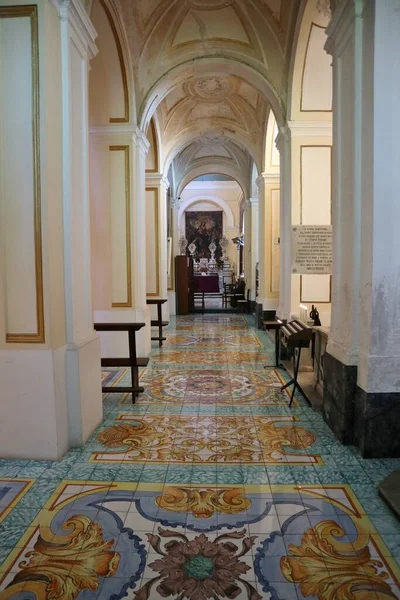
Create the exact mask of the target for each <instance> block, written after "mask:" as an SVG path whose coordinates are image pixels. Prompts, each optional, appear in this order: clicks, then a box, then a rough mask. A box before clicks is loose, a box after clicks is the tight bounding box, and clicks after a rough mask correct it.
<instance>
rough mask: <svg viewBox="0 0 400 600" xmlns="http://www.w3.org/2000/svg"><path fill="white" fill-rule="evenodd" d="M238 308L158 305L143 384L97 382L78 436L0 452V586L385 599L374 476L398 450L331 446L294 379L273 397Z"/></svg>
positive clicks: (388, 543)
mask: <svg viewBox="0 0 400 600" xmlns="http://www.w3.org/2000/svg"><path fill="white" fill-rule="evenodd" d="M253 323H254V319H253V318H252V317H247V316H244V315H235V314H221V313H219V314H215V315H213V314H207V315H196V316H192V315H189V316H187V317H178V318H174V317H172V318H171V324H170V326H169V328H168V331H167V338H168V339H167V341H166V343H165V344H164V346H163V347H162V348H158V347H156V344H154V349H153V352H152V355H151V360H150V363H149V366H148V367H147V369H143V370H141V373H140V380H141V384H142V385H143V386H144V388H145V392H144V394H142V395H141V396H140V397H139V398H138V399H137V400H136V402H135V404H132V398H131V397H130V395H129V394H121V393H118V392H117V393H115V394H107V395H104V422H103V423H102V425H101V426H100V427H99V428H98V429H97V430H96V431H95V432H94V433H93V435H92V436H91V437H90V439H89V440H88V442H87V444H86V445H85V446H84V447H83V448H74V449H72V450H71V451H70V452H68V454H67V455H66V456H65V457H64V458H63V459H62V460H60V461H59V462H58V463H52V462H51V461H28V460H25V461H24V460H22V461H8V460H0V600H6V599H7V600H39V599H40V600H41V599H42V598H43V599H44V600H120V599H121V600H122V599H125V598H126V599H128V600H157V599H161V598H163V599H165V598H169V599H170V600H216V599H218V598H227V599H228V600H229V599H233V598H235V599H236V600H261V599H264V598H265V599H268V600H337V599H340V600H393V599H398V600H400V591H399V575H400V574H399V566H398V560H399V559H398V557H399V556H400V524H399V523H398V522H397V521H396V519H395V518H394V517H393V515H392V513H391V511H390V509H389V508H388V507H387V506H386V505H385V504H384V503H383V501H382V500H381V499H380V498H379V496H378V491H377V486H378V483H379V482H380V481H381V479H383V477H385V476H386V475H387V474H388V473H390V472H391V471H392V470H393V469H395V468H400V460H393V459H388V460H379V461H378V460H364V459H362V458H361V457H360V456H359V454H358V452H357V450H356V449H355V448H352V447H344V446H342V445H341V444H340V442H338V440H337V439H336V438H335V436H334V435H333V434H332V432H331V431H330V429H329V428H328V426H327V425H326V423H325V422H324V420H323V417H322V415H321V414H318V413H314V412H312V410H311V409H310V408H309V406H308V405H307V403H306V402H305V400H304V399H303V398H302V397H301V396H300V395H298V394H297V393H296V396H295V403H294V404H293V406H292V408H290V409H289V407H288V400H289V395H288V393H287V392H281V391H280V387H281V386H282V383H283V382H285V381H287V375H286V374H285V372H284V371H283V370H281V369H276V368H274V367H273V365H274V341H273V339H272V338H270V337H269V335H267V334H266V333H265V332H261V331H258V330H256V329H255V328H254V327H253V325H252V324H253ZM265 365H267V366H268V368H267V369H264V366H265ZM103 383H105V384H106V385H108V386H114V387H115V386H121V385H126V384H129V383H130V373H129V370H128V369H117V368H110V369H105V370H104V371H103ZM289 393H290V390H289ZM396 557H397V558H396Z"/></svg>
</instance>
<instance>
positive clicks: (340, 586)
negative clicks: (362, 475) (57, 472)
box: [0, 481, 400, 600]
mask: <svg viewBox="0 0 400 600" xmlns="http://www.w3.org/2000/svg"><path fill="white" fill-rule="evenodd" d="M399 577H400V569H399V567H398V566H397V565H396V562H395V561H394V560H393V559H392V558H391V556H390V553H389V552H388V550H387V548H386V546H385V545H384V544H383V542H382V540H381V538H380V536H379V535H378V534H377V532H376V530H375V528H374V527H373V526H372V524H371V522H370V521H369V519H368V518H367V517H366V516H365V514H363V513H362V507H361V506H360V504H359V503H358V501H357V499H356V497H355V496H354V494H353V492H352V490H351V487H350V486H348V485H340V486H333V485H326V486H313V485H306V486H301V487H300V488H299V487H296V486H292V485H272V486H262V485H261V486H260V485H257V486H256V485H244V486H218V485H214V486H213V487H212V488H208V487H207V486H195V485H193V486H189V487H187V486H180V485H171V486H166V487H164V486H163V485H160V484H137V483H136V482H134V483H125V482H120V483H117V482H114V483H113V482H93V484H91V485H86V486H83V487H82V482H81V481H64V482H61V484H60V485H59V486H58V488H57V489H56V491H55V492H54V494H53V496H52V497H51V499H50V500H49V502H48V503H47V508H46V509H44V510H42V511H40V512H39V514H38V515H37V517H36V518H35V519H34V520H33V522H32V523H31V526H30V527H29V528H28V530H27V531H26V532H25V534H24V535H23V536H22V538H21V540H20V542H19V543H18V544H17V546H16V548H15V549H14V550H13V551H12V552H11V554H10V555H9V556H8V558H7V559H6V561H5V563H4V564H3V566H2V569H1V571H0V590H1V591H0V598H1V600H17V599H18V600H22V599H23V598H24V599H25V598H26V599H29V600H31V599H32V600H33V599H34V598H37V599H39V598H43V599H46V600H75V599H76V598H78V599H82V600H83V599H87V598H101V599H104V600H111V599H112V600H122V599H123V598H128V599H132V600H161V599H162V598H164V599H165V598H169V599H170V600H178V599H180V600H215V599H216V598H227V599H234V598H241V599H244V600H263V599H264V598H272V599H273V600H297V599H303V598H304V599H308V600H310V599H311V600H353V599H354V600H396V599H397V600H399V598H400V593H399V587H398V585H399Z"/></svg>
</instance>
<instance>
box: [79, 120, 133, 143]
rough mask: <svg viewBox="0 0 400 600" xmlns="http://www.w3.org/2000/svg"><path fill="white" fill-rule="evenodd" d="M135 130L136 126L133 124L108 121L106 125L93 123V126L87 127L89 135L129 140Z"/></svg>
mask: <svg viewBox="0 0 400 600" xmlns="http://www.w3.org/2000/svg"><path fill="white" fill-rule="evenodd" d="M135 130H136V127H135V126H134V125H130V124H129V123H127V124H125V123H110V124H107V125H95V126H93V127H89V135H90V136H91V137H98V138H99V139H102V140H107V139H108V138H115V137H119V138H126V140H128V141H131V140H132V138H133V135H134V133H135Z"/></svg>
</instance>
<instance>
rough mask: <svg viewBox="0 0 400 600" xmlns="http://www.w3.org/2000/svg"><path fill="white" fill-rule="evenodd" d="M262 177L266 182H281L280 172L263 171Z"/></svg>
mask: <svg viewBox="0 0 400 600" xmlns="http://www.w3.org/2000/svg"><path fill="white" fill-rule="evenodd" d="M261 178H262V180H263V181H264V183H273V184H279V182H280V175H279V173H265V172H264V173H261Z"/></svg>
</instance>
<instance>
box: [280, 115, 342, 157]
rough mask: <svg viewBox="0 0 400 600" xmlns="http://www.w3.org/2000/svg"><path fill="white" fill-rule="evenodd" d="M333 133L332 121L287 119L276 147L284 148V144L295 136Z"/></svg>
mask: <svg viewBox="0 0 400 600" xmlns="http://www.w3.org/2000/svg"><path fill="white" fill-rule="evenodd" d="M331 135H332V122H331V121H287V122H286V123H285V124H284V125H283V127H281V129H280V131H279V133H278V135H277V137H276V142H275V143H276V147H277V148H278V150H279V151H281V150H282V145H283V144H284V143H285V142H289V141H290V140H291V139H292V138H294V137H316V138H318V137H330V136H331Z"/></svg>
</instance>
